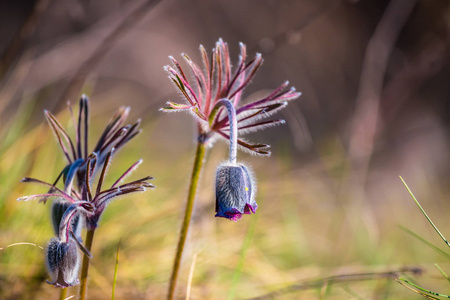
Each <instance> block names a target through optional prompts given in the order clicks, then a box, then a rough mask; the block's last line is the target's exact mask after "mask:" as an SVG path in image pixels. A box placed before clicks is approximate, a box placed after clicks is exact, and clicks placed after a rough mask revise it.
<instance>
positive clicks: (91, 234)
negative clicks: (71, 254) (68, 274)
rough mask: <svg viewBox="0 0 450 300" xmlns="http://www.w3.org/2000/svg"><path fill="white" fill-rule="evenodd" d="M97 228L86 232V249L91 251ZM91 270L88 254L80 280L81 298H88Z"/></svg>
mask: <svg viewBox="0 0 450 300" xmlns="http://www.w3.org/2000/svg"><path fill="white" fill-rule="evenodd" d="M94 233H95V229H88V231H87V232H86V242H85V246H86V249H87V250H88V251H89V252H91V248H92V241H93V240H94ZM88 271H89V257H88V256H87V255H83V264H82V267H81V278H80V279H81V280H80V298H79V299H80V300H85V299H86V289H87V277H88Z"/></svg>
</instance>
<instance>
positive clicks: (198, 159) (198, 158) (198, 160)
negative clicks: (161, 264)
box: [167, 141, 206, 300]
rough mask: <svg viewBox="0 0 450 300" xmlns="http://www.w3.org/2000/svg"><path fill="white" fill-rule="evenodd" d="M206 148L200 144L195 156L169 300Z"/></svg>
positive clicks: (171, 296) (171, 278)
mask: <svg viewBox="0 0 450 300" xmlns="http://www.w3.org/2000/svg"><path fill="white" fill-rule="evenodd" d="M205 152H206V146H205V144H204V143H202V142H200V141H199V142H198V145H197V152H196V154H195V162H194V168H193V170H192V176H191V184H190V186H189V194H188V198H187V203H186V212H185V214H184V220H183V225H182V226H181V232H180V239H179V241H178V246H177V253H176V255H175V261H174V263H173V268H172V276H171V277H170V285H169V292H168V294H167V299H170V300H172V299H173V297H174V292H175V286H176V283H177V277H178V270H179V269H180V262H181V256H182V255H183V249H184V244H185V242H186V237H187V234H188V230H189V224H190V222H191V217H192V209H193V207H194V200H195V193H196V191H197V185H198V180H199V177H200V171H201V169H202V165H203V159H204V157H205Z"/></svg>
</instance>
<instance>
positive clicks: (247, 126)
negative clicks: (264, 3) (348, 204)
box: [161, 39, 300, 299]
mask: <svg viewBox="0 0 450 300" xmlns="http://www.w3.org/2000/svg"><path fill="white" fill-rule="evenodd" d="M200 52H201V56H202V61H203V66H202V67H200V66H199V65H197V64H196V63H194V62H193V61H192V60H191V59H190V58H189V56H187V55H186V54H182V56H183V58H184V60H185V61H186V63H187V64H188V65H189V68H190V70H191V73H192V75H193V79H192V80H190V79H188V77H187V76H186V73H185V72H184V71H183V69H182V68H181V65H180V64H179V63H178V61H177V60H176V59H175V58H173V57H170V60H171V61H172V63H173V67H171V66H166V67H165V70H166V71H167V73H168V74H169V79H170V80H171V81H172V82H173V84H174V85H175V87H176V88H177V89H178V90H179V91H180V92H181V95H182V97H183V98H184V99H185V102H184V103H174V102H171V101H170V102H167V107H164V108H162V109H161V110H162V111H166V112H171V111H187V112H189V113H191V114H192V116H193V117H194V118H195V120H196V125H197V142H198V143H197V150H196V154H195V160H194V167H193V171H192V176H191V183H190V186H189V192H188V197H187V202H186V210H185V215H184V218H183V223H182V226H181V232H180V238H179V241H178V246H177V252H176V255H175V259H174V264H173V269H172V275H171V279H170V285H169V291H168V299H173V297H174V294H175V286H176V282H177V277H178V270H179V268H180V262H181V257H182V254H183V249H184V245H185V242H186V236H187V235H188V231H189V224H190V220H191V217H192V211H193V207H194V201H195V194H196V189H197V185H198V181H199V176H200V171H201V169H202V165H203V161H204V157H205V153H206V149H207V148H208V147H210V146H211V145H212V144H213V142H214V141H215V139H216V138H218V137H222V138H225V139H227V140H229V141H230V161H229V162H228V163H226V164H223V165H221V166H220V167H219V169H218V171H217V173H216V217H224V218H228V219H231V220H235V221H236V220H238V219H240V218H241V217H242V215H243V214H245V213H250V212H255V211H256V208H257V205H256V202H255V200H254V197H255V186H254V182H253V179H252V176H251V172H250V171H249V169H248V168H247V167H245V166H244V165H243V164H241V163H237V162H236V148H237V145H240V146H241V148H242V149H247V150H249V151H251V152H252V153H256V154H260V155H270V151H269V145H266V144H253V143H249V142H246V141H244V140H243V139H241V138H239V139H238V138H237V136H238V133H240V134H241V135H242V134H245V133H248V132H251V131H256V130H259V129H264V128H266V127H269V126H274V125H278V124H281V123H284V120H281V119H278V120H263V119H265V118H267V117H269V116H271V115H272V114H274V113H275V112H277V111H278V110H280V109H282V108H284V107H286V105H287V103H288V101H290V100H293V99H296V98H297V97H299V96H300V93H298V92H296V91H295V89H294V88H290V89H286V88H287V86H288V84H289V83H288V82H285V83H283V84H282V85H280V86H279V87H278V88H276V89H275V90H274V91H272V92H271V93H269V94H268V95H267V96H266V97H263V98H261V99H258V100H255V101H253V102H250V103H246V104H242V103H241V97H242V93H243V90H244V88H245V87H246V86H247V85H248V84H249V83H250V81H251V80H252V79H253V77H254V76H255V73H256V71H257V70H258V69H259V68H260V66H261V64H262V62H263V59H262V57H261V55H260V54H256V56H255V57H254V58H253V59H251V60H250V61H248V62H247V50H246V47H245V45H244V44H242V43H241V44H240V56H239V61H238V63H237V66H236V68H234V70H232V67H231V59H230V53H229V49H228V45H227V44H226V43H225V42H223V41H222V39H219V41H218V42H217V43H216V47H215V48H214V50H213V52H212V55H211V58H209V57H208V53H207V52H206V50H205V48H204V47H203V46H200ZM232 113H233V115H234V117H233V118H232V117H231V116H232ZM233 131H234V134H233V133H232V132H233Z"/></svg>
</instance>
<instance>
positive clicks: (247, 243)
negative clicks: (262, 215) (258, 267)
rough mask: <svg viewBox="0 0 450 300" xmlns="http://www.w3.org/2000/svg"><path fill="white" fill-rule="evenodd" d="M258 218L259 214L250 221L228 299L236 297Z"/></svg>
mask: <svg viewBox="0 0 450 300" xmlns="http://www.w3.org/2000/svg"><path fill="white" fill-rule="evenodd" d="M257 220H258V215H255V216H253V218H252V219H251V221H250V224H249V227H248V230H247V233H246V235H245V238H244V241H243V243H242V248H241V253H240V257H239V262H238V265H237V267H236V270H235V272H234V274H233V279H232V281H231V288H230V291H229V293H228V296H227V299H229V300H230V299H235V297H236V289H237V286H238V284H239V281H240V279H241V275H242V269H243V268H244V264H245V257H246V254H247V250H248V248H250V246H251V244H252V239H253V236H254V234H255V229H256V221H257Z"/></svg>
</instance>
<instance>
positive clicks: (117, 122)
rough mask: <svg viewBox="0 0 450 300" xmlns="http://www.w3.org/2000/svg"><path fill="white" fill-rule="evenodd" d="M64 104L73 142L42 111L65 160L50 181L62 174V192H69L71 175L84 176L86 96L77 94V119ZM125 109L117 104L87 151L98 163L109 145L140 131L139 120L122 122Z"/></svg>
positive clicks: (86, 139)
mask: <svg viewBox="0 0 450 300" xmlns="http://www.w3.org/2000/svg"><path fill="white" fill-rule="evenodd" d="M68 107H69V110H70V113H71V116H72V120H73V123H74V126H75V128H76V134H75V143H74V142H73V140H72V139H71V138H70V136H69V135H68V134H67V132H66V130H64V127H63V126H62V125H61V123H60V122H58V120H57V119H56V118H55V116H54V115H53V114H51V113H50V112H48V111H45V117H46V119H47V121H48V123H49V124H50V127H51V129H52V131H53V133H54V134H55V136H56V138H57V140H58V143H59V145H60V147H61V150H62V151H63V153H64V156H65V157H66V159H67V161H68V165H67V166H66V167H65V168H64V170H63V171H62V172H61V173H60V174H59V176H58V178H57V179H56V180H55V182H54V184H53V185H56V183H57V182H58V181H59V179H60V178H61V176H63V175H64V176H63V178H64V190H65V191H66V193H70V192H71V188H72V184H73V181H74V179H75V178H77V177H78V178H77V179H78V180H80V183H82V179H83V178H84V177H85V174H83V172H84V170H85V165H86V163H87V160H88V155H89V153H90V152H88V129H89V128H88V126H89V99H88V97H87V96H85V95H82V96H81V99H80V102H79V112H78V120H75V117H74V114H73V111H72V107H71V105H70V103H68ZM129 111H130V109H129V108H128V107H120V108H119V109H118V110H117V112H116V113H115V114H114V115H113V117H112V118H111V120H110V122H109V124H108V125H107V126H106V128H105V130H104V131H103V133H102V135H101V136H100V138H99V140H98V142H97V145H96V146H95V148H94V149H93V150H92V151H91V152H93V153H95V154H96V156H97V158H96V160H97V164H98V165H102V164H103V163H104V161H105V158H106V155H107V153H108V152H110V150H111V149H112V148H115V149H116V150H118V149H120V148H121V147H122V146H123V145H125V144H126V143H127V142H128V141H129V140H131V139H132V138H133V137H135V136H136V135H137V134H138V133H139V132H140V129H139V124H140V120H137V121H136V122H135V123H134V124H133V125H124V123H125V121H126V119H127V117H128V114H129ZM80 185H82V184H80ZM42 200H43V201H44V202H45V201H46V199H45V198H44V199H42Z"/></svg>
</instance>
